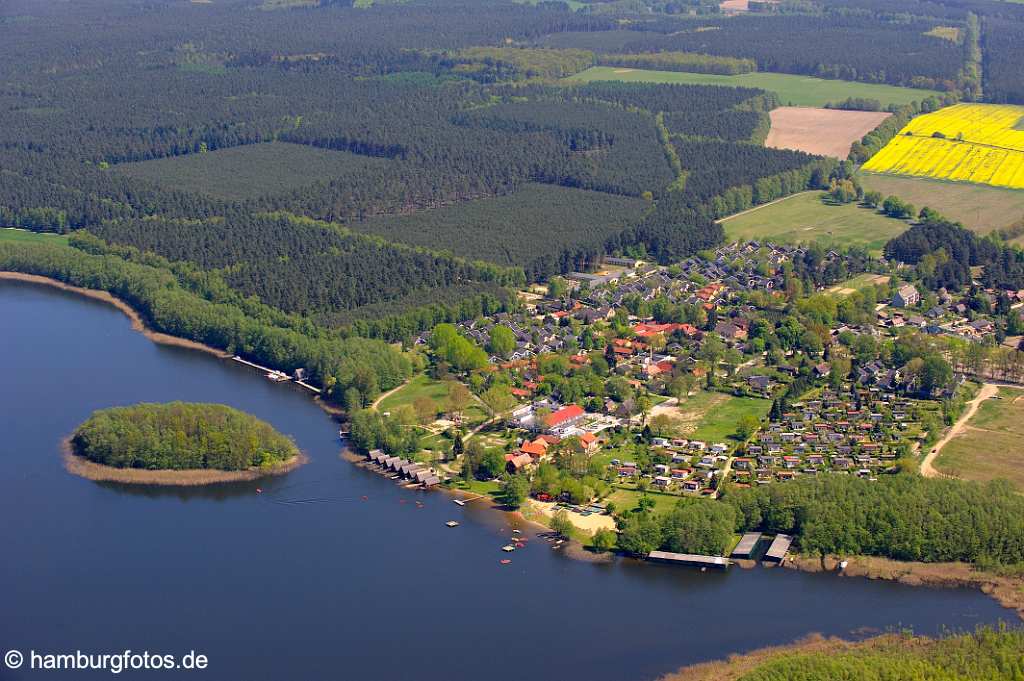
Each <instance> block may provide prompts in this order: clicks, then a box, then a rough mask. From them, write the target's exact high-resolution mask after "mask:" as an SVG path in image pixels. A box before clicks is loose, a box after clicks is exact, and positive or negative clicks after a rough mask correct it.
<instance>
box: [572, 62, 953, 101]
mask: <svg viewBox="0 0 1024 681" xmlns="http://www.w3.org/2000/svg"><path fill="white" fill-rule="evenodd" d="M568 80H573V81H583V82H588V81H595V80H621V81H625V82H630V83H689V84H696V85H729V86H733V87H755V88H761V89H764V90H771V91H772V92H776V93H778V95H779V101H780V102H781V103H782V104H784V105H789V106H825V104H827V103H828V102H841V101H842V100H844V99H846V98H848V97H860V98H866V99H877V100H878V101H880V102H881V103H882V106H883V108H884V107H887V106H888V105H890V104H897V105H899V104H909V103H910V102H914V101H920V100H922V99H924V98H925V97H929V96H931V95H935V94H938V93H937V92H934V91H932V90H917V89H914V88H904V87H894V86H892V85H876V84H872V83H854V82H851V81H847V80H825V79H823V78H811V77H810V76H793V75H790V74H786V73H766V72H758V73H744V74H740V75H738V76H719V75H713V74H706V73H682V72H679V71H649V70H646V69H625V68H618V67H615V66H593V67H591V68H589V69H587V70H586V71H581V72H580V73H577V74H576V75H574V76H570V77H569V78H568Z"/></svg>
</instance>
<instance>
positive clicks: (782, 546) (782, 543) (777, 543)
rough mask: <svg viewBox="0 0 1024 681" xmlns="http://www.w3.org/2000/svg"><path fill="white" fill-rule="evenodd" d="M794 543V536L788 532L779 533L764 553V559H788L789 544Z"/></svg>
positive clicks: (779, 560) (778, 561)
mask: <svg viewBox="0 0 1024 681" xmlns="http://www.w3.org/2000/svg"><path fill="white" fill-rule="evenodd" d="M792 543H793V538H792V537H790V536H789V535H788V534H777V535H775V539H773V540H772V545H771V546H769V547H768V551H767V552H766V553H765V554H764V559H765V560H767V561H771V562H773V563H781V562H782V561H783V560H785V559H786V554H787V553H788V552H789V545H790V544H792Z"/></svg>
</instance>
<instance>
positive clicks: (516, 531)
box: [512, 530, 522, 534]
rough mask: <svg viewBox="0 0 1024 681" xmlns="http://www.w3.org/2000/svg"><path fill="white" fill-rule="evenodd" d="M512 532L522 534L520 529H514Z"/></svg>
mask: <svg viewBox="0 0 1024 681" xmlns="http://www.w3.org/2000/svg"><path fill="white" fill-rule="evenodd" d="M512 534H522V532H521V531H520V530H512Z"/></svg>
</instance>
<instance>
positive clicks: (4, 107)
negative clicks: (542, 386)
mask: <svg viewBox="0 0 1024 681" xmlns="http://www.w3.org/2000/svg"><path fill="white" fill-rule="evenodd" d="M355 4H356V5H357V6H350V5H351V3H349V2H337V1H331V2H327V1H321V2H308V3H297V4H296V5H295V6H292V5H291V4H290V3H261V2H259V1H258V0H222V1H218V2H215V3H183V2H174V1H171V0H82V1H81V2H76V3H73V4H68V5H56V4H49V3H45V4H40V3H37V2H32V1H31V0H10V1H9V2H7V3H4V5H3V7H0V26H2V27H3V31H4V41H5V48H6V50H7V53H9V54H11V55H13V56H14V58H12V59H5V60H3V62H2V63H0V117H2V121H3V125H0V223H3V225H5V226H15V227H22V228H27V229H31V230H39V231H55V232H62V233H66V232H71V231H78V230H82V231H87V232H91V233H92V234H93V235H96V236H98V237H99V239H98V240H90V238H88V237H82V238H80V239H79V240H78V241H77V242H76V243H77V245H78V247H79V248H80V249H84V250H83V251H82V252H89V253H92V254H94V255H95V256H96V257H102V258H104V260H103V263H104V264H103V268H107V269H110V270H111V271H119V268H123V267H136V266H143V267H150V266H154V263H155V266H157V267H158V268H160V270H161V272H162V273H163V274H161V276H165V275H166V276H172V277H174V278H175V280H176V281H177V284H176V286H178V287H180V289H181V290H182V291H183V292H187V293H188V294H189V295H194V296H196V300H197V301H202V304H205V303H210V304H221V303H225V302H230V304H232V305H235V306H236V309H237V310H238V311H239V314H247V315H248V314H252V315H255V317H256V318H257V319H259V320H261V321H260V323H262V322H264V321H266V320H268V319H273V320H287V321H286V323H285V326H287V327H288V328H289V329H291V330H293V331H295V332H296V333H307V334H312V336H314V337H315V338H320V337H321V336H322V335H323V334H327V335H331V336H332V338H335V339H340V338H348V337H350V336H353V335H369V336H376V337H381V338H385V339H388V340H406V339H408V338H409V336H410V335H412V334H415V333H418V332H421V331H423V330H425V329H428V328H430V327H431V326H432V325H433V324H436V323H438V322H439V321H452V320H457V319H464V318H466V317H469V316H473V315H476V314H480V313H481V312H482V311H496V310H503V309H508V308H509V307H511V306H514V305H515V302H514V297H513V296H512V295H511V293H510V289H511V288H512V287H515V286H519V285H522V284H524V283H526V282H531V281H540V280H543V279H545V278H547V277H549V276H551V275H553V274H558V273H567V272H570V271H573V270H586V269H590V268H593V267H595V266H596V265H597V264H599V262H600V260H601V258H602V257H603V256H604V255H607V254H615V253H623V252H631V253H646V254H647V255H648V256H650V257H653V258H655V259H658V260H660V261H662V262H668V261H669V260H671V259H673V258H679V257H683V256H686V255H690V254H692V253H694V252H696V251H698V250H700V249H705V248H709V247H713V246H715V245H717V244H719V243H720V242H721V241H722V239H723V231H722V228H721V227H720V226H719V225H717V224H716V223H715V222H714V220H715V219H717V218H718V217H721V216H724V215H727V214H731V213H735V212H737V211H741V210H744V209H746V208H749V207H751V206H753V205H756V204H759V203H764V202H766V201H771V200H773V199H776V198H779V197H782V196H786V195H788V194H791V193H793V192H797V191H801V190H803V189H806V188H811V187H821V188H824V187H826V185H827V183H828V178H829V176H830V174H831V173H832V171H833V169H834V167H835V162H834V161H831V160H826V159H821V158H817V157H813V156H809V155H806V154H802V153H798V152H790V151H778V150H774V149H766V148H764V147H763V146H762V145H763V142H764V140H765V137H766V135H767V132H768V126H769V119H768V113H769V112H770V111H771V110H772V109H774V108H776V107H778V106H779V105H780V104H781V102H780V101H779V100H778V97H777V96H776V95H775V94H774V93H770V92H765V91H762V90H757V89H752V88H741V87H735V88H733V87H716V86H701V85H655V84H635V83H588V84H579V83H574V82H572V81H568V80H564V78H565V77H566V76H571V75H573V74H575V73H578V72H580V71H582V70H583V69H586V68H588V67H589V66H591V65H595V64H604V65H611V66H615V67H623V68H657V69H665V70H677V71H693V72H696V73H711V74H738V73H750V72H752V71H755V70H770V71H781V72H786V73H797V74H812V75H816V76H822V77H826V78H846V79H852V80H861V81H868V82H879V83H890V84H897V85H915V86H920V87H928V88H935V89H937V90H941V91H945V92H947V93H948V95H947V96H948V97H951V98H952V97H956V96H964V97H979V96H985V97H988V98H990V99H992V100H994V101H1020V99H1021V97H1022V93H1021V87H1020V77H1019V73H1018V71H1019V69H1017V68H1016V65H1017V64H1018V62H1019V61H1020V60H1019V59H1018V58H1017V57H1018V56H1019V51H1020V45H1021V44H1022V41H1021V40H1019V39H1018V38H1019V35H1020V30H1021V26H1024V12H1022V11H1021V10H1020V8H1019V7H1017V6H1013V5H1010V4H1009V3H997V2H988V1H987V0H899V1H898V2H897V3H896V4H893V3H883V2H880V0H851V1H850V2H838V0H814V1H813V2H807V3H784V4H781V5H778V6H771V7H768V6H765V7H761V6H759V5H756V4H755V7H754V9H755V11H754V12H751V13H750V14H748V15H746V16H740V17H724V16H722V15H721V14H718V10H717V8H716V6H715V5H714V3H698V4H697V5H694V6H692V7H689V6H684V5H677V4H675V3H670V4H671V6H669V5H665V4H652V5H649V6H647V5H644V3H640V4H637V5H636V6H634V7H624V6H621V5H619V4H613V3H604V2H593V3H589V4H587V5H586V6H585V7H582V8H580V7H576V8H570V7H569V6H568V5H567V4H564V3H560V2H542V3H539V4H537V5H527V4H517V3H510V2H504V1H502V0H493V1H492V0H488V1H486V2H467V1H466V0H417V1H415V2H410V3H402V4H387V3H383V4H373V6H371V7H363V6H361V5H363V4H364V3H355ZM270 10H273V11H270ZM691 10H692V11H691ZM765 10H767V11H765ZM936 27H940V28H941V27H948V28H950V29H955V30H953V31H952V38H949V37H946V38H943V37H940V36H939V35H938V34H934V31H933V29H935V28H936ZM83 29H84V30H83ZM940 33H941V31H940ZM946 34H947V35H949V31H946ZM978 45H980V46H981V47H982V48H983V49H982V53H983V58H982V60H981V61H983V64H982V68H981V69H980V70H979V69H978V68H977V67H978V61H979V60H978V58H977V54H976V50H975V48H976V47H977V46H978ZM552 47H554V48H559V49H552ZM979 73H980V74H981V76H980V77H979ZM982 80H983V82H984V87H983V88H982V89H983V91H984V92H983V93H982V92H980V91H979V89H978V87H979V82H980V81H982ZM932 106H934V103H922V104H921V105H920V106H916V105H915V106H907V107H904V108H902V109H900V110H898V111H896V116H895V117H894V118H893V119H891V120H890V121H889V122H887V123H884V124H883V125H882V127H881V128H880V129H879V131H877V132H876V133H872V134H871V135H869V136H868V137H866V138H865V142H864V144H861V145H857V147H856V148H855V150H854V151H855V154H860V156H865V155H867V154H869V153H870V151H871V150H872V149H874V147H875V146H878V145H880V144H882V143H884V141H885V140H886V139H888V137H890V136H891V134H893V133H894V129H896V128H898V125H899V124H901V122H903V121H905V120H906V119H908V118H909V117H910V116H913V115H914V114H916V113H918V112H920V111H923V110H927V109H928V108H930V107H932ZM872 135H873V136H872ZM15 255H17V254H15V253H8V254H7V256H8V259H10V258H13V257H14V256H15ZM49 257H50V255H47V258H49ZM62 257H68V256H67V255H66V253H65V254H63V256H62ZM40 258H41V256H40V254H38V253H34V254H32V256H31V257H25V258H23V259H22V261H21V266H22V267H27V264H26V263H28V262H30V261H33V262H34V261H36V260H39V259H40ZM111 259H115V260H118V261H124V262H123V264H110V263H111V262H112V260H111ZM42 260H46V258H42ZM94 266H98V265H94ZM44 269H51V270H54V269H55V270H58V271H61V272H63V274H64V276H65V277H69V276H70V274H69V272H70V271H71V270H72V269H73V268H72V267H71V264H70V261H68V262H62V264H61V266H60V267H55V266H54V265H53V263H50V265H48V266H47V267H45V268H44ZM84 278H88V277H84ZM107 283H108V284H109V285H108V286H106V287H105V288H108V289H110V288H118V287H120V288H124V287H125V284H122V283H119V282H116V281H115V282H107ZM136 298H137V299H138V300H139V301H147V302H143V303H142V304H143V305H144V307H145V308H146V311H147V313H151V314H153V319H154V320H158V321H159V322H160V323H165V324H166V325H167V326H168V327H174V326H178V324H179V322H180V317H175V316H174V315H171V316H170V317H161V316H160V314H156V313H157V312H160V311H161V310H162V309H163V308H160V306H159V305H156V306H155V307H154V300H153V298H152V296H150V297H146V296H139V295H136ZM197 304H200V303H198V302H197ZM172 320H174V321H172ZM274 323H275V324H276V323H277V321H275V322H274ZM213 329H216V330H213ZM191 335H192V336H203V337H209V336H212V337H216V338H217V339H218V340H219V341H220V343H219V345H218V347H227V346H228V345H231V346H232V347H240V345H242V343H240V342H239V339H238V338H234V337H232V338H230V339H226V338H224V336H225V334H224V331H223V329H222V328H221V325H217V324H210V325H199V327H197V328H196V329H194V331H193V333H192V334H191ZM227 335H229V336H237V335H238V334H227ZM207 340H209V338H207ZM318 342H319V341H318ZM332 342H334V341H332ZM250 345H252V344H250ZM249 351H250V352H252V353H253V354H254V356H261V357H268V356H274V357H288V359H287V360H286V361H285V362H284V364H286V365H289V366H293V367H299V366H304V365H305V366H308V365H310V359H309V357H308V355H309V354H310V353H309V352H305V351H303V352H281V351H279V350H276V349H274V350H271V349H267V348H256V347H251V348H250V350H249ZM314 354H315V353H314ZM312 363H313V364H315V365H316V367H315V368H317V372H318V376H319V377H320V378H322V379H326V378H328V377H331V378H333V379H334V380H335V381H341V382H346V383H347V382H349V380H348V378H345V379H344V380H343V379H342V377H341V376H340V374H339V372H338V371H336V370H334V369H329V368H328V367H325V366H323V361H322V360H319V359H317V360H316V361H314V362H312ZM342 373H344V372H342ZM399 373H400V372H399ZM379 382H380V383H381V384H384V383H389V382H390V379H387V380H383V381H379ZM368 392H373V391H372V390H370V391H368Z"/></svg>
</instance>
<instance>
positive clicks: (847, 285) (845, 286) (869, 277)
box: [828, 272, 889, 296]
mask: <svg viewBox="0 0 1024 681" xmlns="http://www.w3.org/2000/svg"><path fill="white" fill-rule="evenodd" d="M888 282H889V275H887V274H875V273H873V272H864V273H863V274H858V275H857V276H855V277H853V278H851V279H847V280H846V281H844V282H842V283H839V284H836V285H835V286H833V287H832V288H830V289H829V290H828V292H829V293H832V294H834V295H837V296H848V295H850V294H851V293H853V292H854V291H859V290H861V289H865V288H868V287H870V286H878V285H879V284H887V283H888Z"/></svg>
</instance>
